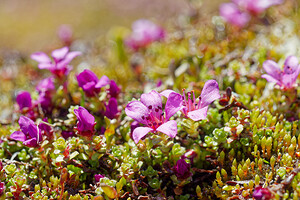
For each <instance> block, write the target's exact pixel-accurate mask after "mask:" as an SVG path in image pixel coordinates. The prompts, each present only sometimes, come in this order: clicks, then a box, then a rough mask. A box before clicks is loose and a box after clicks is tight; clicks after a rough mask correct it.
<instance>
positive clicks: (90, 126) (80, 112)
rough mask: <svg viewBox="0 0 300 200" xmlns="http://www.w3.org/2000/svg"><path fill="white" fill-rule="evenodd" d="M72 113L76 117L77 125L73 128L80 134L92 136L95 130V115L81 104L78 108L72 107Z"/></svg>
mask: <svg viewBox="0 0 300 200" xmlns="http://www.w3.org/2000/svg"><path fill="white" fill-rule="evenodd" d="M74 113H75V115H76V117H77V119H78V122H77V127H76V128H75V129H76V130H77V131H78V133H79V134H80V135H82V136H92V135H93V134H94V132H95V128H94V127H95V124H96V122H95V117H94V116H93V115H91V114H90V113H89V111H87V110H86V109H85V108H83V107H81V106H79V108H78V109H74Z"/></svg>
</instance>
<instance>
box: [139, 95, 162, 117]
mask: <svg viewBox="0 0 300 200" xmlns="http://www.w3.org/2000/svg"><path fill="white" fill-rule="evenodd" d="M141 102H142V103H143V104H144V105H145V106H146V107H147V108H148V109H149V110H152V112H155V109H156V108H159V110H161V109H162V100H161V96H160V94H159V93H158V92H156V91H155V90H152V91H151V92H149V93H147V94H142V95H141Z"/></svg>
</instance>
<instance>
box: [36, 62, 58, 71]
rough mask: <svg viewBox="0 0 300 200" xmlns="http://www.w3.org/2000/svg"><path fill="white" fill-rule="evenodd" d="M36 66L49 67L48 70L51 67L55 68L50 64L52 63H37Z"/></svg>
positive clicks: (40, 67)
mask: <svg viewBox="0 0 300 200" xmlns="http://www.w3.org/2000/svg"><path fill="white" fill-rule="evenodd" d="M38 67H39V69H49V70H51V69H54V68H55V65H54V64H52V63H40V64H39V65H38Z"/></svg>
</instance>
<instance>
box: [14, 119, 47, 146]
mask: <svg viewBox="0 0 300 200" xmlns="http://www.w3.org/2000/svg"><path fill="white" fill-rule="evenodd" d="M19 125H20V128H21V131H15V132H13V133H12V134H11V135H10V138H11V139H13V140H17V141H21V142H23V144H24V145H25V146H28V147H37V146H38V144H39V143H40V142H41V141H42V140H43V138H42V134H41V130H40V129H39V128H38V127H37V126H36V125H35V124H34V122H33V121H32V120H31V119H29V118H27V117H25V116H21V117H20V119H19Z"/></svg>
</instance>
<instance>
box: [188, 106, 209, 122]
mask: <svg viewBox="0 0 300 200" xmlns="http://www.w3.org/2000/svg"><path fill="white" fill-rule="evenodd" d="M207 109H208V106H206V107H203V108H200V109H198V110H193V111H191V112H188V114H187V116H188V117H189V118H191V119H192V120H194V121H199V120H203V119H205V118H206V116H207Z"/></svg>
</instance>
